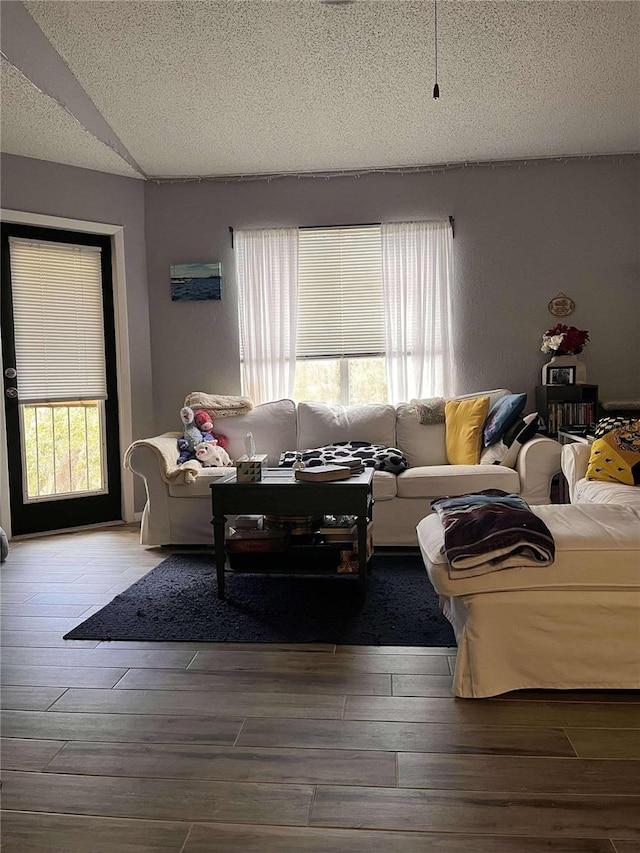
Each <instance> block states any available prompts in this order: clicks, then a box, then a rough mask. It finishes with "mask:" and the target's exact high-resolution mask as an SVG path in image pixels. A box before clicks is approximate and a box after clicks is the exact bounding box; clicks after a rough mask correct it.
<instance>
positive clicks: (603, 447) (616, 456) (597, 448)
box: [585, 420, 640, 486]
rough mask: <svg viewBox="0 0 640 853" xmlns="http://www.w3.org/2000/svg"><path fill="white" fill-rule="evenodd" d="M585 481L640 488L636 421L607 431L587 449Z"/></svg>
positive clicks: (639, 423)
mask: <svg viewBox="0 0 640 853" xmlns="http://www.w3.org/2000/svg"><path fill="white" fill-rule="evenodd" d="M585 477H586V478H587V480H604V482H606V483H624V484H625V485H626V486H638V485H640V420H639V421H636V422H635V424H632V425H631V426H627V427H620V429H614V430H611V432H608V433H607V434H606V435H603V436H602V438H597V439H596V440H595V441H594V442H593V444H592V445H591V456H590V457H589V467H588V468H587V473H586V474H585Z"/></svg>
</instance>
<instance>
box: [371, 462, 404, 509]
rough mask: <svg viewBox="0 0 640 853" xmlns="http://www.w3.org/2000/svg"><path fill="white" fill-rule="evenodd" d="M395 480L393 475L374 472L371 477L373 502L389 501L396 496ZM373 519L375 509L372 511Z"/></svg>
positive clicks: (384, 472)
mask: <svg viewBox="0 0 640 853" xmlns="http://www.w3.org/2000/svg"><path fill="white" fill-rule="evenodd" d="M397 480H398V478H397V477H396V475H395V474H388V473H387V472H386V471H376V472H375V474H374V475H373V499H374V501H390V500H391V498H395V496H396V495H397V494H398V487H397ZM373 514H374V518H375V509H374V511H373Z"/></svg>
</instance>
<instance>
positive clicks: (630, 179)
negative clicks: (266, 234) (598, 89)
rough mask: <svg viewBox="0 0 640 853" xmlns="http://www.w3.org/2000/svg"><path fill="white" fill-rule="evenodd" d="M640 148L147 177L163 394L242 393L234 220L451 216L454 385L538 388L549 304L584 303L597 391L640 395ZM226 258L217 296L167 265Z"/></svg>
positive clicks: (157, 366)
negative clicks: (226, 176)
mask: <svg viewBox="0 0 640 853" xmlns="http://www.w3.org/2000/svg"><path fill="white" fill-rule="evenodd" d="M639 184H640V161H639V160H638V159H635V158H633V157H622V158H621V157H613V158H607V159H593V160H576V161H568V162H538V163H529V164H522V165H513V166H496V167H495V168H491V167H490V166H482V167H476V168H465V169H460V170H455V171H449V172H441V173H436V174H418V173H414V174H406V175H397V174H387V175H379V174H372V175H363V176H361V177H359V178H355V177H343V178H332V179H330V180H325V179H322V178H300V179H297V178H280V179H276V180H272V181H270V182H266V181H252V182H246V183H228V184H225V183H207V182H202V183H197V182H192V183H174V184H160V185H158V184H152V183H148V184H146V185H145V194H146V205H145V208H146V245H147V271H148V282H149V305H150V316H151V345H152V361H153V373H154V377H155V384H154V394H153V398H154V405H155V414H156V426H157V428H158V430H159V431H160V430H167V429H178V428H179V418H178V410H179V408H180V405H181V403H182V400H183V397H184V396H185V394H186V393H188V392H189V391H195V390H203V391H209V392H212V393H219V394H236V393H240V367H239V359H238V332H237V298H236V296H237V294H236V282H235V277H234V272H233V251H232V248H231V241H230V235H229V230H228V229H229V226H233V227H234V228H250V227H261V226H278V225H331V224H353V223H359V222H380V221H393V220H395V221H398V220H402V219H411V218H437V217H446V216H448V215H449V214H451V215H453V216H454V217H455V240H454V261H455V294H454V308H455V315H454V325H455V337H456V352H457V354H458V381H457V391H458V393H467V392H471V391H474V390H482V389H488V388H495V387H507V388H510V389H512V390H514V391H526V392H527V393H528V394H529V395H530V396H529V410H532V406H533V403H534V388H535V385H536V384H539V382H540V370H541V367H542V365H543V364H544V363H545V361H547V360H548V357H545V356H544V355H543V354H542V353H540V351H539V350H540V339H541V336H542V333H543V332H544V331H545V330H546V329H547V328H549V327H550V326H552V325H554V324H555V323H556V322H557V319H556V318H554V317H553V316H552V315H551V314H550V313H549V312H548V310H547V303H548V302H549V300H550V299H551V298H552V297H554V296H556V295H557V294H558V293H559V292H560V291H563V292H564V293H566V294H567V295H569V296H571V298H572V299H573V300H574V301H575V303H576V310H575V311H574V313H573V314H572V315H571V316H570V317H568V318H567V324H568V325H576V326H578V327H580V328H585V329H588V330H589V332H590V335H591V343H590V344H589V346H588V347H587V348H586V350H585V352H584V355H583V357H584V359H585V361H586V363H587V368H588V375H587V378H588V381H589V382H592V383H596V384H598V385H599V386H600V398H601V400H607V399H612V398H618V397H631V396H640V370H639V367H640V336H639V335H638V325H639V323H638V321H639V319H640V276H639V273H640V264H639V250H640V249H639V247H640V239H639V237H640V200H639ZM184 261H221V262H222V265H223V266H222V271H223V292H222V301H220V302H192V303H175V302H174V303H172V302H171V298H170V292H169V265H170V264H171V263H179V262H184Z"/></svg>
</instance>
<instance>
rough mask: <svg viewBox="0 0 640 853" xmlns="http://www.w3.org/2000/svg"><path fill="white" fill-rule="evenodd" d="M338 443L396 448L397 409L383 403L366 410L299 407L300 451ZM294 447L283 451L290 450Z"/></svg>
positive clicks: (327, 405) (310, 404)
mask: <svg viewBox="0 0 640 853" xmlns="http://www.w3.org/2000/svg"><path fill="white" fill-rule="evenodd" d="M414 417H415V413H414ZM338 441H366V442H368V443H369V444H383V445H385V446H386V447H395V446H396V411H395V409H394V407H393V406H387V405H384V404H382V403H370V404H367V405H363V406H335V405H331V404H330V403H313V402H304V403H298V445H297V446H298V450H307V449H309V448H311V447H322V446H324V445H326V444H335V443H336V442H338ZM295 446H296V445H295V444H294V445H290V446H289V447H287V448H284V449H287V450H291V448H292V447H295Z"/></svg>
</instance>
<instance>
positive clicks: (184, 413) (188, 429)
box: [180, 406, 202, 451]
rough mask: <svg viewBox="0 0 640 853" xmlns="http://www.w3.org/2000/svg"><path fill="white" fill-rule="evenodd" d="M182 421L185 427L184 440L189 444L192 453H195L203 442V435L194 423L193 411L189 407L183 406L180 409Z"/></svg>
mask: <svg viewBox="0 0 640 853" xmlns="http://www.w3.org/2000/svg"><path fill="white" fill-rule="evenodd" d="M180 419H181V420H182V424H183V427H184V431H183V438H184V439H185V441H186V442H187V447H188V449H189V450H191V451H195V449H196V445H197V444H200V442H201V441H202V433H201V432H200V430H199V429H198V427H197V426H196V425H195V423H194V414H193V409H192V408H190V407H189V406H183V407H182V408H181V409H180Z"/></svg>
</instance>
